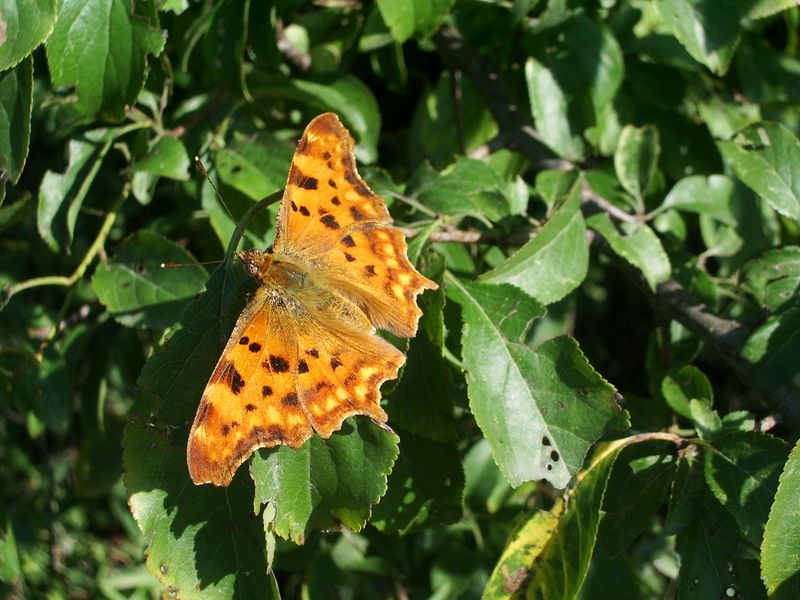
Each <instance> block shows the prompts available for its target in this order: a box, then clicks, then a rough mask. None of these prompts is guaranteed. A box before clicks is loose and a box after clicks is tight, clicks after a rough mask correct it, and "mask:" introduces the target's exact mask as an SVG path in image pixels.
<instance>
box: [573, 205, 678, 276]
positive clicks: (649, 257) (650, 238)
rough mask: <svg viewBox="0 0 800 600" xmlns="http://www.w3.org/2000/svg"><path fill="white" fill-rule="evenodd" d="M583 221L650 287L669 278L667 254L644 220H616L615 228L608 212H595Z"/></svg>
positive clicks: (669, 270)
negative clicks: (639, 221)
mask: <svg viewBox="0 0 800 600" xmlns="http://www.w3.org/2000/svg"><path fill="white" fill-rule="evenodd" d="M586 224H587V225H588V226H589V227H590V228H591V229H594V230H595V231H596V232H597V233H599V234H600V235H602V236H603V237H604V238H605V239H606V241H607V242H608V245H609V246H611V249H612V250H614V252H616V253H617V254H619V255H620V256H621V257H622V258H624V259H625V260H627V261H628V262H629V263H630V264H632V265H633V266H634V267H636V268H637V269H640V270H641V271H642V275H644V278H645V279H646V280H647V283H648V284H649V285H650V288H651V289H655V287H656V285H658V284H659V283H661V282H662V281H666V280H667V279H669V276H670V274H671V272H672V267H671V265H670V262H669V258H668V257H667V254H666V252H664V248H663V247H662V245H661V242H660V241H659V239H658V236H656V234H655V233H653V230H652V229H650V227H648V226H647V225H645V224H644V223H627V222H625V223H620V225H619V226H620V229H621V230H622V232H619V231H617V228H616V227H615V226H614V223H613V222H612V221H611V217H609V216H608V214H606V213H598V214H594V215H592V216H591V217H589V218H588V219H586Z"/></svg>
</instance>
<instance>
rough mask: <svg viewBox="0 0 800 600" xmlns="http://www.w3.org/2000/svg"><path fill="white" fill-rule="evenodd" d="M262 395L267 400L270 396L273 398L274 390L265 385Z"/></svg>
mask: <svg viewBox="0 0 800 600" xmlns="http://www.w3.org/2000/svg"><path fill="white" fill-rule="evenodd" d="M261 395H262V396H263V397H264V398H267V397H269V396H272V388H271V387H269V386H268V385H265V386H264V387H262V388H261Z"/></svg>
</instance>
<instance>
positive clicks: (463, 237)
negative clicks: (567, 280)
mask: <svg viewBox="0 0 800 600" xmlns="http://www.w3.org/2000/svg"><path fill="white" fill-rule="evenodd" d="M398 229H399V230H400V231H402V232H403V233H404V234H405V236H406V237H407V238H412V237H416V236H418V235H419V234H420V231H419V230H418V229H411V228H409V227H398ZM534 235H535V232H530V233H524V232H522V233H515V234H512V235H508V236H498V235H497V234H495V233H492V232H491V231H477V230H474V229H470V230H462V229H448V230H445V231H434V232H432V233H431V234H429V235H428V241H429V242H431V243H446V244H497V245H499V246H521V245H523V244H524V243H526V242H528V241H529V240H530V239H531V238H532V237H533V236H534Z"/></svg>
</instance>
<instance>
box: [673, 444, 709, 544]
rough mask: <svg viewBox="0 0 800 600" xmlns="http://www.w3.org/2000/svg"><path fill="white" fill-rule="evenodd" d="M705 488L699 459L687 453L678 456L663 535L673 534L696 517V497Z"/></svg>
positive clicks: (697, 511)
mask: <svg viewBox="0 0 800 600" xmlns="http://www.w3.org/2000/svg"><path fill="white" fill-rule="evenodd" d="M705 489H706V483H705V480H704V478H703V470H702V463H701V461H700V460H698V459H697V457H695V456H692V455H690V454H688V453H687V454H684V455H683V456H681V457H679V458H678V462H677V470H676V472H675V477H674V479H673V483H672V489H671V490H670V495H669V509H668V511H667V519H666V521H665V522H664V534H665V535H675V534H676V533H678V532H679V531H682V530H683V529H685V528H686V527H688V526H689V525H691V524H692V523H693V522H694V521H695V520H696V519H697V515H698V513H699V512H700V507H699V506H698V504H697V498H698V497H700V495H701V494H704V493H705V491H704V490H705Z"/></svg>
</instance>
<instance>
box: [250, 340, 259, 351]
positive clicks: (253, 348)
mask: <svg viewBox="0 0 800 600" xmlns="http://www.w3.org/2000/svg"><path fill="white" fill-rule="evenodd" d="M247 349H248V350H250V352H258V351H260V350H261V344H259V343H258V342H253V343H252V344H250V345H249V346H248V347H247Z"/></svg>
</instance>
